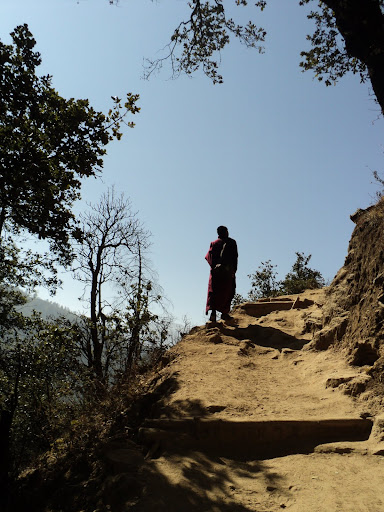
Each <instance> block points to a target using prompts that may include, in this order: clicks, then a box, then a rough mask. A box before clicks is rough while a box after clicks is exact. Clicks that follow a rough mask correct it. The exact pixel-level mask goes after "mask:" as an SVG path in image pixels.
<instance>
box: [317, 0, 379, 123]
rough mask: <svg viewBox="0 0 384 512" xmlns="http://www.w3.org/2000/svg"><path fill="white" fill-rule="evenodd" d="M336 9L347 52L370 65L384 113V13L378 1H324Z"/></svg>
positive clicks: (375, 91)
mask: <svg viewBox="0 0 384 512" xmlns="http://www.w3.org/2000/svg"><path fill="white" fill-rule="evenodd" d="M324 3H325V4H326V5H327V6H328V7H329V8H330V9H332V10H333V12H334V14H335V19H336V24H337V28H338V29H339V31H340V34H341V35H342V37H343V38H344V41H345V46H346V50H347V53H348V55H349V56H350V57H356V58H357V59H359V60H360V61H361V62H363V63H364V64H365V65H366V66H367V70H368V74H369V78H370V80H371V84H372V89H373V92H374V93H375V96H376V99H377V101H378V103H379V105H380V107H381V112H382V113H384V15H383V13H382V11H381V8H380V2H379V0H324Z"/></svg>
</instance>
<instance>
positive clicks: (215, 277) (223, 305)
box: [205, 226, 237, 322]
mask: <svg viewBox="0 0 384 512" xmlns="http://www.w3.org/2000/svg"><path fill="white" fill-rule="evenodd" d="M217 234H218V239H217V240H215V241H214V242H211V245H210V247H209V251H208V252H207V255H206V256H205V259H206V260H207V261H208V264H209V266H210V267H211V271H210V274H209V283H208V297H207V307H206V310H205V313H206V314H208V311H209V310H211V316H210V317H209V319H210V321H211V322H216V311H220V312H221V318H222V320H228V319H229V318H231V317H230V315H229V312H230V310H231V301H232V299H233V297H234V295H235V291H236V277H235V275H236V270H237V244H236V241H235V240H233V238H229V236H228V229H227V228H226V227H225V226H219V227H218V228H217Z"/></svg>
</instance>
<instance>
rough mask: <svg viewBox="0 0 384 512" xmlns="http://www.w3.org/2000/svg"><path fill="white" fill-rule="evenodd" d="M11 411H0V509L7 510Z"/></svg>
mask: <svg viewBox="0 0 384 512" xmlns="http://www.w3.org/2000/svg"><path fill="white" fill-rule="evenodd" d="M13 414H14V412H12V411H6V410H2V411H0V489H1V492H0V510H3V511H6V510H8V505H9V498H10V495H9V471H10V465H11V460H10V444H11V426H12V420H13Z"/></svg>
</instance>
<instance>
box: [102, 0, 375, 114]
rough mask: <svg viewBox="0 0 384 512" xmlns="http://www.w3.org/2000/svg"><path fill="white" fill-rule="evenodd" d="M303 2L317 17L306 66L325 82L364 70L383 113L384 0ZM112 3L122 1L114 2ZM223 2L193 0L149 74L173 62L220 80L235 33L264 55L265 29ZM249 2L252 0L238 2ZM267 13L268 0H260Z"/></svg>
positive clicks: (181, 69)
mask: <svg viewBox="0 0 384 512" xmlns="http://www.w3.org/2000/svg"><path fill="white" fill-rule="evenodd" d="M298 2H299V4H300V5H305V4H311V5H315V8H314V10H312V11H311V12H310V13H309V14H308V16H307V17H308V18H309V19H310V20H314V21H315V30H314V32H313V34H311V35H308V36H307V39H308V40H309V41H310V43H311V45H312V49H311V50H309V51H303V52H302V53H301V56H302V57H303V61H302V62H301V64H300V65H301V66H302V68H303V70H305V71H306V70H312V71H314V73H315V76H316V77H317V78H318V79H319V80H323V79H325V80H324V82H325V84H326V85H331V84H333V83H336V82H337V80H338V79H339V78H341V77H342V76H344V75H345V74H346V73H347V72H349V71H351V72H352V73H358V74H360V78H361V80H362V81H365V80H366V79H367V78H369V79H370V81H371V84H372V88H373V91H374V93H375V95H376V99H377V101H378V103H379V104H380V107H381V111H382V112H383V111H384V65H383V64H384V28H383V27H384V13H383V7H384V0H348V1H347V0H298ZM110 3H111V4H112V3H117V2H116V1H115V2H114V1H113V0H110ZM224 3H225V2H224V0H206V1H201V0H191V1H190V2H188V6H189V8H190V17H189V19H186V20H183V21H182V22H181V23H180V24H179V25H178V26H177V27H176V29H175V31H174V33H173V35H172V37H171V41H170V42H169V44H168V45H167V47H166V48H167V52H166V54H165V56H164V57H162V58H159V59H155V60H148V61H147V66H146V69H145V72H144V76H145V77H146V78H148V77H149V76H150V75H151V74H152V73H153V71H155V70H157V69H159V68H161V66H162V65H163V63H164V61H166V60H169V61H170V62H171V66H172V75H173V77H177V76H179V75H180V74H181V73H186V74H187V75H190V74H192V73H193V72H195V71H196V70H197V69H199V68H200V67H201V68H202V69H203V71H204V73H205V74H206V75H207V76H208V77H209V78H210V79H211V80H212V81H213V83H221V82H222V81H223V77H222V76H221V75H220V74H219V73H218V69H219V65H220V61H221V51H222V50H223V48H224V47H225V46H226V45H227V44H229V42H230V38H231V36H234V37H236V38H238V39H239V40H240V42H241V43H242V44H244V45H246V46H248V47H254V48H256V49H257V50H258V52H259V53H264V46H263V45H264V42H265V37H266V31H265V30H264V29H263V28H261V27H258V26H257V24H255V23H254V22H252V21H250V22H249V23H248V24H247V25H246V26H242V25H239V24H237V23H236V22H235V21H234V20H233V19H232V18H229V19H228V18H227V16H226V12H227V10H228V7H225V6H224ZM235 3H236V5H238V6H243V7H245V6H247V3H248V1H247V0H235ZM255 5H256V6H257V7H259V8H260V9H261V11H263V10H264V9H265V8H266V6H267V0H263V1H257V2H256V3H255Z"/></svg>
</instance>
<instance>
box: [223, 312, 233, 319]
mask: <svg viewBox="0 0 384 512" xmlns="http://www.w3.org/2000/svg"><path fill="white" fill-rule="evenodd" d="M232 318H233V317H232V316H231V315H228V313H221V319H222V320H232Z"/></svg>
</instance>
